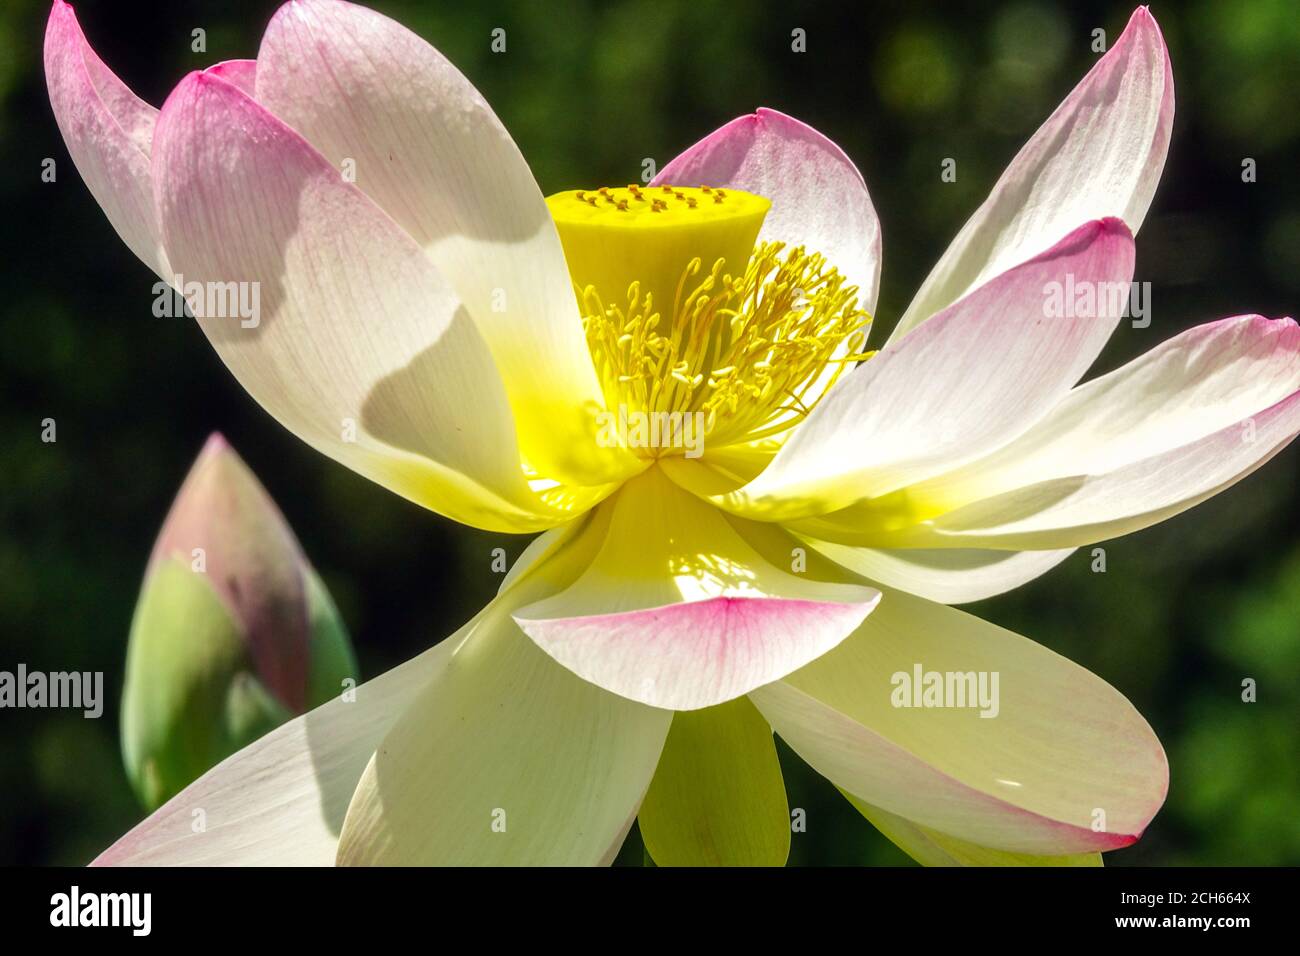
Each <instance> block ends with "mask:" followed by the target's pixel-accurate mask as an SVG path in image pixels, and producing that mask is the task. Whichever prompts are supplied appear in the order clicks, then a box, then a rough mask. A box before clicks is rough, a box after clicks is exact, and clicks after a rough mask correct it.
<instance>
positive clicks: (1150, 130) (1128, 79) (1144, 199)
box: [889, 7, 1174, 343]
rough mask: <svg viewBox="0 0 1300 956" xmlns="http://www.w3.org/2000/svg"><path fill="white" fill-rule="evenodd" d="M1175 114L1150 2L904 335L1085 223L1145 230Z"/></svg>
mask: <svg viewBox="0 0 1300 956" xmlns="http://www.w3.org/2000/svg"><path fill="white" fill-rule="evenodd" d="M1173 119H1174V78H1173V73H1172V71H1171V70H1170V66H1169V52H1168V50H1166V49H1165V41H1164V38H1163V37H1162V36H1161V35H1160V28H1159V27H1158V26H1157V25H1156V21H1155V18H1154V17H1152V16H1151V12H1150V11H1149V10H1147V8H1146V7H1139V8H1138V9H1137V10H1135V11H1133V16H1132V18H1131V19H1130V20H1129V22H1128V26H1127V27H1126V28H1125V30H1124V32H1123V34H1121V35H1120V37H1119V39H1118V40H1116V41H1115V44H1114V45H1113V46H1112V47H1111V48H1110V50H1109V51H1108V52H1107V53H1106V55H1105V56H1103V57H1102V58H1101V60H1100V61H1099V62H1098V63H1097V65H1096V66H1094V67H1093V68H1092V70H1091V71H1089V73H1088V75H1087V76H1085V77H1084V78H1083V80H1082V81H1081V82H1080V83H1079V85H1078V86H1076V87H1075V88H1074V90H1073V91H1072V92H1071V93H1070V95H1069V96H1067V97H1066V98H1065V100H1064V102H1062V103H1061V105H1060V106H1059V107H1057V109H1056V112H1054V113H1053V114H1052V115H1051V117H1050V118H1049V119H1048V120H1047V122H1046V123H1044V124H1043V125H1042V127H1041V128H1039V130H1038V131H1037V132H1036V133H1035V134H1034V135H1033V137H1032V138H1031V139H1030V140H1029V142H1028V143H1026V144H1025V146H1024V147H1023V148H1022V149H1021V150H1020V152H1019V153H1017V154H1016V158H1015V159H1013V160H1012V161H1011V164H1010V165H1009V166H1008V167H1007V169H1006V172H1004V173H1003V174H1002V178H1001V179H999V180H998V182H997V185H995V186H994V187H993V191H992V192H991V193H990V194H989V198H988V199H987V200H985V202H984V204H983V205H982V206H980V208H979V209H977V210H976V211H975V214H974V215H973V216H971V218H970V220H969V221H968V222H967V223H966V225H965V226H963V227H962V230H961V232H959V233H958V234H957V238H956V239H954V240H953V241H952V245H950V246H949V247H948V251H947V252H945V253H944V254H943V257H942V258H941V259H940V260H939V262H938V264H937V265H935V267H934V269H933V271H931V273H930V275H929V277H928V278H927V279H926V280H925V282H924V283H923V284H922V285H921V289H920V291H918V292H917V294H916V298H914V299H913V300H912V304H911V305H910V306H908V309H907V311H906V312H905V313H904V314H903V317H902V318H901V319H900V320H899V322H898V325H897V327H896V328H895V329H894V332H893V334H892V335H891V337H890V339H889V341H890V342H891V343H893V342H897V341H898V340H899V339H901V338H902V337H903V336H904V335H906V334H907V333H908V332H910V331H911V330H912V329H914V328H916V327H917V326H918V325H920V324H921V323H923V322H925V321H926V320H928V319H929V318H930V317H931V316H933V315H936V314H938V313H939V312H941V311H943V310H944V309H946V308H947V307H948V306H949V305H951V304H952V303H953V302H956V301H957V300H958V299H960V298H961V297H962V296H964V295H966V294H967V293H969V292H970V291H971V290H972V289H974V288H977V287H978V286H980V285H981V284H983V283H985V282H987V281H988V280H989V279H991V278H992V277H993V276H996V275H998V274H1000V273H1002V272H1004V271H1006V270H1007V269H1010V268H1012V267H1013V266H1015V265H1016V264H1017V263H1019V262H1023V261H1025V260H1026V259H1028V258H1030V257H1031V256H1034V255H1036V254H1038V253H1040V252H1042V251H1043V250H1044V249H1047V248H1048V247H1049V246H1050V245H1051V244H1052V243H1053V242H1055V241H1056V239H1057V237H1059V236H1060V235H1062V234H1063V233H1064V232H1065V231H1066V230H1067V229H1070V228H1073V226H1074V225H1075V224H1076V223H1079V222H1085V221H1087V220H1090V219H1101V218H1105V217H1107V216H1116V217H1118V218H1120V219H1122V220H1124V222H1125V223H1127V224H1128V227H1129V229H1130V230H1131V231H1132V232H1135V233H1136V232H1137V231H1138V228H1139V227H1140V226H1141V225H1142V220H1143V219H1144V218H1145V217H1146V212H1147V209H1148V208H1149V207H1150V205H1151V199H1152V197H1153V196H1154V195H1155V191H1156V184H1157V183H1158V182H1159V181H1160V172H1161V170H1162V169H1163V168H1164V165H1165V153H1166V152H1167V151H1168V149H1169V131H1170V128H1171V126H1172V125H1173Z"/></svg>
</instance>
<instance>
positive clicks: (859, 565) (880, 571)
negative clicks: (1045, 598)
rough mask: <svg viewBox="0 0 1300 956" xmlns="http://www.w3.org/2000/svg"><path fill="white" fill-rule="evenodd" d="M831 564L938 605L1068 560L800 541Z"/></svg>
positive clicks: (989, 593)
mask: <svg viewBox="0 0 1300 956" xmlns="http://www.w3.org/2000/svg"><path fill="white" fill-rule="evenodd" d="M803 540H804V541H806V542H807V544H808V546H809V547H811V548H816V549H817V550H818V551H820V552H821V553H822V554H824V555H826V557H828V558H830V559H831V560H832V561H834V562H835V563H836V564H839V565H842V566H843V567H846V568H848V569H849V570H850V571H852V572H854V573H855V574H859V575H861V576H862V577H864V578H867V579H869V580H871V581H876V582H879V583H880V584H883V585H885V586H886V587H891V588H898V589H899V590H900V591H907V592H908V593H909V594H915V595H917V596H918V597H923V598H926V599H928V600H931V601H936V602H938V603H939V604H969V603H971V602H972V601H982V600H984V599H985V598H990V597H993V596H995V595H998V594H1005V593H1006V592H1007V591H1012V590H1015V589H1016V588H1018V587H1020V586H1021V585H1022V584H1027V583H1028V582H1030V581H1032V580H1034V578H1037V577H1039V576H1040V575H1043V574H1046V573H1047V572H1048V571H1050V570H1051V569H1052V568H1054V567H1056V566H1057V565H1058V564H1060V563H1061V562H1062V561H1064V560H1065V559H1066V558H1068V557H1069V556H1070V555H1072V554H1074V549H1073V548H1063V549H1061V550H1057V551H996V550H977V549H973V548H972V549H965V548H932V549H921V548H915V549H910V550H903V549H900V550H892V551H882V550H877V549H875V548H857V547H852V546H848V545H842V544H834V543H833V542H830V541H818V540H815V539H813V538H804V539H803Z"/></svg>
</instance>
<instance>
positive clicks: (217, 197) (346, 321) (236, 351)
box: [153, 73, 591, 530]
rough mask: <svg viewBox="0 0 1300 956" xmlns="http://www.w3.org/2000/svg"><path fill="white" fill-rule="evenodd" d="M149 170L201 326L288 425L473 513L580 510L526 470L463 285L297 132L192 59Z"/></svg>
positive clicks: (546, 515)
mask: <svg viewBox="0 0 1300 956" xmlns="http://www.w3.org/2000/svg"><path fill="white" fill-rule="evenodd" d="M153 171H154V185H155V192H156V199H157V206H158V210H159V218H160V221H161V223H162V227H163V231H164V235H165V237H166V243H167V247H168V249H169V251H170V253H171V263H172V266H173V267H174V268H175V269H176V271H177V273H179V274H180V275H181V276H182V277H183V280H184V287H185V289H186V290H187V293H188V290H190V289H191V288H194V289H196V291H198V292H200V293H203V297H204V298H205V299H209V300H210V301H213V302H215V304H216V305H217V308H216V309H210V308H209V307H208V306H207V305H204V306H203V307H202V309H196V311H201V312H202V314H200V315H199V324H200V326H201V327H202V328H203V331H204V333H205V334H206V335H207V336H208V338H209V340H210V341H211V342H212V344H213V346H214V347H215V348H216V350H217V353H218V354H219V355H220V356H221V358H222V360H223V361H224V362H225V363H226V365H227V366H228V367H229V368H230V370H231V371H232V372H233V373H234V374H235V377H236V378H238V379H239V381H240V383H241V384H242V385H243V386H244V387H245V388H246V389H247V390H248V391H249V393H250V394H252V396H253V397H254V398H255V399H257V401H258V402H259V403H261V404H262V405H263V407H265V408H266V409H267V410H268V411H269V412H270V413H271V414H272V415H274V416H275V417H276V418H277V419H278V420H279V421H280V422H281V423H282V424H284V425H285V426H286V427H287V428H289V429H290V430H291V431H293V432H294V433H295V434H297V435H298V436H299V437H300V438H302V439H303V440H304V441H306V442H308V443H309V444H311V445H312V446H313V447H315V448H317V449H318V450H320V451H322V452H324V453H325V454H328V455H330V456H331V457H333V458H335V459H337V460H338V461H341V462H342V463H344V464H346V465H348V466H349V467H351V468H353V469H354V470H356V471H358V472H360V473H361V474H364V475H366V476H367V477H370V478H372V479H373V480H376V481H378V482H379V483H381V484H383V485H385V486H387V487H389V488H390V489H392V490H394V491H396V492H397V493H399V494H402V495H404V496H405V497H408V498H411V499H412V500H414V501H417V502H419V503H421V504H423V505H425V506H426V507H430V508H433V509H434V510H437V511H439V512H441V513H443V514H446V515H449V516H451V517H453V518H455V519H456V520H459V521H462V522H465V523H467V524H475V525H479V526H482V527H495V528H498V529H501V530H526V529H529V528H532V529H536V528H539V527H545V526H548V525H554V524H558V523H560V522H561V521H563V520H565V519H566V518H567V517H569V515H568V514H567V513H565V512H560V511H552V510H551V509H549V508H548V507H547V506H545V505H544V504H543V503H542V502H541V501H540V499H539V498H538V497H537V496H536V495H535V494H534V493H533V492H532V490H531V489H530V488H529V487H528V486H527V484H526V483H525V482H524V479H523V473H522V470H521V468H520V464H519V456H518V451H517V447H516V444H515V429H514V422H513V419H512V416H511V410H510V406H509V404H508V402H507V400H506V396H505V393H504V390H503V388H502V386H501V380H500V377H499V376H498V374H497V372H496V369H495V366H494V364H493V361H492V357H491V355H490V353H489V351H488V349H487V347H486V346H485V345H484V343H483V341H482V338H481V337H480V335H479V333H478V331H477V329H476V328H475V326H474V324H473V323H472V322H471V321H470V320H469V318H468V316H467V315H466V314H465V311H464V308H463V306H462V305H461V303H460V301H459V300H458V299H457V297H456V296H455V294H454V292H453V291H452V290H450V289H449V288H448V286H447V284H446V282H445V281H444V279H443V277H442V276H441V274H440V273H439V272H438V271H437V269H436V268H435V267H434V266H433V264H432V263H431V262H430V261H429V259H428V258H427V257H426V256H425V255H424V254H423V253H422V252H421V250H420V248H419V247H418V246H417V245H416V244H415V243H414V242H413V241H411V239H410V237H409V236H408V235H406V233H404V232H403V231H402V230H401V229H400V228H399V227H398V226H397V225H396V224H395V223H393V221H392V220H391V219H390V218H389V217H388V216H386V215H385V214H384V213H383V211H382V210H380V209H378V208H377V207H376V206H375V205H374V204H373V203H372V202H371V201H370V200H369V199H368V198H367V197H366V196H365V195H364V194H363V193H361V192H360V191H359V190H358V189H357V188H356V187H355V186H353V185H351V184H349V183H347V182H345V181H344V180H343V179H342V177H341V176H340V174H339V172H338V171H337V170H336V169H334V168H333V167H332V166H331V165H330V164H329V162H328V161H327V160H326V159H325V158H324V157H322V156H321V155H320V154H319V153H318V152H316V151H315V150H314V149H312V147H311V146H310V145H309V144H308V143H307V142H305V141H304V140H303V139H302V138H301V137H300V136H299V135H298V134H297V133H296V132H294V131H293V130H292V129H290V128H289V127H288V126H286V125H285V124H284V123H283V122H281V121H280V120H279V119H277V118H276V117H275V116H273V115H271V114H270V113H269V112H268V111H267V110H266V109H265V108H263V107H262V106H261V105H259V104H258V103H256V102H254V101H253V100H251V99H249V98H248V97H247V96H245V95H244V94H243V93H242V92H240V91H239V90H238V89H237V88H236V87H234V86H231V85H230V84H229V83H226V82H225V81H223V80H221V79H219V78H218V77H216V76H214V75H213V74H210V73H192V74H190V76H188V77H187V78H186V79H185V80H184V81H182V82H181V84H180V85H179V86H178V87H177V88H176V90H175V91H174V92H173V93H172V95H171V96H170V97H169V98H168V100H167V102H166V104H165V105H164V106H163V110H162V114H161V116H160V117H159V120H158V127H157V131H156V134H155V142H154V150H153ZM231 289H233V290H235V292H236V293H237V294H238V296H239V299H238V303H239V307H240V309H239V311H238V314H234V313H235V309H233V308H232V299H231V297H230V294H229V291H228V290H231ZM214 290H216V291H220V292H221V293H222V294H221V295H220V296H214ZM244 306H248V307H249V308H243V307H244ZM577 498H581V495H578V496H576V497H575V501H576V500H577ZM590 500H591V498H590V497H589V498H588V499H586V501H587V502H589V501H590ZM577 504H578V506H580V505H581V504H583V502H580V501H579V502H578V503H577Z"/></svg>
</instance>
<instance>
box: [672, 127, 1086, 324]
mask: <svg viewBox="0 0 1300 956" xmlns="http://www.w3.org/2000/svg"><path fill="white" fill-rule="evenodd" d="M664 183H669V184H675V185H679V186H722V187H724V188H725V187H730V188H733V189H743V190H744V191H746V192H751V193H756V194H758V195H760V196H763V197H765V198H767V199H770V200H771V201H772V209H771V211H770V212H769V213H768V214H767V218H766V219H765V220H764V221H763V229H762V231H761V232H760V233H759V237H758V238H759V241H760V242H771V241H780V242H785V243H788V244H790V245H792V246H806V247H807V248H808V249H809V250H811V251H814V252H820V253H822V255H824V256H825V257H826V260H827V261H828V262H829V263H830V264H831V265H833V266H835V267H836V268H837V269H839V270H840V272H841V273H842V274H843V275H844V276H845V277H847V279H848V281H849V283H850V284H852V285H856V286H857V287H858V289H859V301H860V302H861V303H862V308H863V309H865V310H866V311H867V312H869V313H872V314H874V313H875V311H876V296H877V294H878V292H879V291H880V262H881V254H880V219H879V218H878V217H877V216H876V209H875V207H874V206H873V205H872V204H871V196H870V195H868V194H867V184H866V181H865V180H863V178H862V174H861V173H860V172H858V168H857V167H856V166H854V165H853V161H852V160H851V159H849V157H848V156H846V155H845V154H844V150H842V149H840V148H839V147H838V146H836V145H835V144H834V143H833V142H831V141H830V140H829V139H827V138H826V137H825V136H823V135H822V134H821V133H819V132H817V130H815V129H813V128H812V127H811V126H809V125H808V124H806V123H801V122H800V121H799V120H797V119H794V118H793V117H791V116H786V115H785V114H784V113H778V112H777V111H776V110H770V109H760V110H758V111H757V112H755V113H753V114H751V115H749V116H740V117H737V118H736V119H734V120H732V121H731V122H730V123H728V124H726V125H725V126H723V127H721V128H719V129H717V130H714V131H713V132H712V133H710V134H709V135H708V136H706V137H704V139H702V140H700V141H699V142H698V143H696V144H695V145H694V146H691V147H690V148H689V149H687V150H686V151H685V152H683V153H681V154H680V155H679V156H677V157H676V158H675V159H673V160H672V161H671V162H670V163H668V165H666V166H664V168H663V169H662V170H660V172H659V174H658V175H657V176H655V178H654V179H653V180H652V181H651V185H655V186H657V185H662V184H664ZM1061 231H1062V232H1064V230H1061Z"/></svg>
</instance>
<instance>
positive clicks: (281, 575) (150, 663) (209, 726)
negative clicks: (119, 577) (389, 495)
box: [122, 434, 356, 809]
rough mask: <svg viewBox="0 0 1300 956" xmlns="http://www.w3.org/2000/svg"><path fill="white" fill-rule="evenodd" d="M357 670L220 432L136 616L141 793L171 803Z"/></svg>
mask: <svg viewBox="0 0 1300 956" xmlns="http://www.w3.org/2000/svg"><path fill="white" fill-rule="evenodd" d="M355 675H356V663H355V660H354V658H353V655H352V648H351V646H350V644H349V642H348V636H347V632H346V630H345V629H344V627H343V623H342V621H341V620H340V618H339V615H338V611H337V610H336V609H335V607H334V604H333V602H332V601H331V600H330V597H329V594H328V593H327V592H326V590H325V587H324V585H323V584H322V583H321V581H320V579H319V577H317V575H316V572H315V571H314V570H313V569H312V567H311V565H310V564H309V563H308V562H307V559H306V557H305V556H304V555H303V553H302V550H301V548H300V547H299V545H298V541H297V539H296V538H295V537H294V535H293V532H292V531H291V530H290V529H289V526H288V524H287V523H286V522H285V520H284V516H283V515H282V514H281V513H280V510H279V509H278V508H277V507H276V506H275V502H273V501H272V500H271V498H270V496H269V495H268V494H267V492H266V490H265V489H264V488H263V487H262V485H261V484H260V483H259V482H258V480H257V478H256V477H255V476H254V475H253V473H252V472H251V471H250V470H249V468H248V466H247V465H245V464H244V462H243V461H242V460H241V459H240V457H239V456H238V455H237V454H235V452H234V450H233V449H232V448H231V447H230V446H229V445H228V444H226V442H225V440H224V439H223V438H222V437H221V436H220V435H217V434H214V435H213V436H212V437H211V438H209V439H208V442H207V444H206V445H205V446H204V448H203V451H202V452H201V453H200V455H199V457H198V460H197V461H196V462H195V463H194V466H193V468H191V470H190V473H189V476H188V477H187V478H186V479H185V483H184V484H183V485H182V486H181V490H180V492H179V494H177V496H176V501H175V502H174V503H173V504H172V508H171V512H170V513H169V514H168V515H167V520H166V522H165V523H164V524H163V527H162V531H161V532H160V533H159V535H158V540H157V543H156V544H155V545H154V549H153V554H152V555H151V556H150V558H149V565H148V567H147V568H146V570H145V576H144V584H143V586H142V588H141V592H140V600H139V603H138V604H137V605H136V609H135V618H134V620H133V621H132V624H131V637H130V646H129V648H128V651H127V663H126V687H125V690H124V692H123V702H122V753H123V757H124V759H125V761H126V769H127V774H128V776H129V777H130V778H131V783H132V786H133V787H134V788H135V791H136V793H137V795H138V796H139V797H140V800H141V801H142V802H143V803H144V804H145V805H146V806H147V807H149V808H150V809H153V808H155V807H157V806H159V805H160V804H162V803H164V802H165V801H166V800H168V799H169V798H170V797H172V796H173V795H174V794H176V793H178V792H179V791H180V790H181V789H183V788H184V787H185V786H186V785H187V784H189V783H190V782H191V781H192V780H194V779H196V778H197V777H198V776H200V775H201V774H202V773H203V772H204V771H206V770H208V769H209V768H210V767H212V766H214V765H215V764H217V763H218V762H220V761H221V760H223V759H224V758H225V757H227V756H229V755H230V754H232V753H234V752H235V751H237V750H239V749H240V748H241V747H244V746H245V745H247V744H249V743H251V742H252V741H254V740H256V739H257V738H258V737H260V736H262V735H263V734H265V733H266V732H267V731H269V730H271V729H272V728H274V727H276V726H278V725H279V724H281V723H283V722H284V721H286V720H288V719H290V718H291V717H292V716H294V715H296V714H301V713H304V712H305V711H307V710H309V709H311V708H312V707H315V706H317V705H319V704H322V703H324V702H325V701H327V700H328V699H330V698H331V697H334V696H337V695H338V694H339V693H341V692H343V690H344V689H345V687H346V685H345V681H346V680H347V679H349V678H354V677H355Z"/></svg>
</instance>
